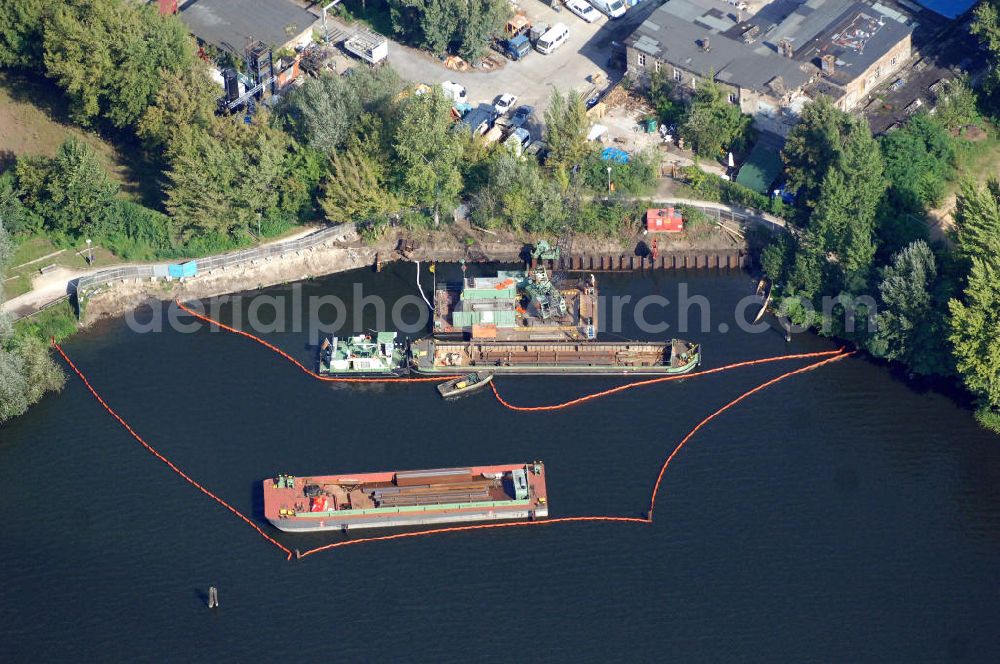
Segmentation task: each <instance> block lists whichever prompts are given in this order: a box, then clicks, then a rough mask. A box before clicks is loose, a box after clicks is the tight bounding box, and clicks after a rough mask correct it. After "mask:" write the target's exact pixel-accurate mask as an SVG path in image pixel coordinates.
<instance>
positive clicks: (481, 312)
mask: <svg viewBox="0 0 1000 664" xmlns="http://www.w3.org/2000/svg"><path fill="white" fill-rule="evenodd" d="M597 305H598V296H597V283H596V280H595V279H594V276H593V275H591V276H590V278H589V279H575V278H574V279H567V278H565V276H550V275H549V273H548V272H547V271H546V270H545V269H544V268H542V267H537V268H535V269H532V270H527V271H526V270H501V271H499V272H497V273H496V276H494V277H468V278H465V277H463V279H462V281H461V282H455V283H445V284H440V285H439V286H438V287H437V289H436V290H435V292H434V335H435V336H451V337H463V336H464V337H472V338H484V339H496V340H501V341H512V340H519V339H525V340H551V341H581V340H592V339H594V338H595V337H596V336H597V327H598V320H597Z"/></svg>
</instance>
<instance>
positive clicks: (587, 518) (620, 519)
mask: <svg viewBox="0 0 1000 664" xmlns="http://www.w3.org/2000/svg"><path fill="white" fill-rule="evenodd" d="M854 352H855V351H851V352H846V353H845V352H843V349H841V350H838V351H834V353H835V354H834V355H833V356H832V357H828V358H827V359H825V360H820V361H819V362H814V363H812V364H810V365H807V366H805V367H802V368H800V369H795V370H793V371H788V372H785V373H783V374H781V375H780V376H778V377H776V378H772V379H771V380H769V381H766V382H764V383H761V384H760V385H758V386H757V387H755V388H753V389H750V390H747V391H746V392H744V393H743V394H741V395H740V396H738V397H737V398H735V399H733V400H732V401H730V402H729V403H727V404H726V405H725V406H723V407H722V408H719V409H718V410H716V411H715V412H713V413H712V414H711V415H709V416H708V417H706V418H705V419H703V420H702V421H701V422H699V423H698V424H697V426H695V427H694V428H693V429H691V431H690V432H688V434H687V435H686V436H684V438H683V439H682V440H681V442H680V443H678V444H677V447H675V448H674V450H673V452H671V453H670V456H668V457H667V460H666V461H665V462H664V463H663V465H662V466H661V467H660V472H659V474H658V475H657V477H656V483H655V484H654V485H653V494H652V497H651V498H650V504H649V511H648V512H647V513H646V517H645V518H639V517H630V516H565V517H556V518H554V519H545V520H542V521H519V522H516V523H490V524H479V525H472V526H456V527H450V528H434V529H431V530H419V531H416V532H409V533H398V534H395V535H382V536H377V537H362V538H358V539H354V540H344V541H342V542H333V543H332V544H326V545H324V546H318V547H316V548H314V549H309V550H308V551H306V552H304V553H299V552H298V551H296V557H298V558H304V557H306V556H310V555H312V554H314V553H319V552H321V551H327V550H330V549H338V548H340V547H343V546H353V545H355V544H367V543H370V542H384V541H387V540H395V539H404V538H408V537H421V536H424V535H438V534H442V533H456V532H465V531H468V530H483V529H486V528H519V527H524V526H543V525H549V524H555V523H571V522H579V521H604V522H621V523H644V524H652V523H653V509H654V508H655V506H656V494H657V493H659V491H660V485H661V484H662V482H663V476H664V474H665V473H666V472H667V467H668V466H669V465H670V463H671V461H673V460H674V458H675V457H676V456H677V453H678V452H680V451H681V449H682V448H683V447H684V446H685V445H686V444H687V443H688V441H690V440H691V438H692V437H693V436H694V434H696V433H697V432H698V431H699V430H700V429H701V428H702V427H703V426H705V425H706V424H708V423H709V422H711V421H712V420H714V419H715V418H716V417H718V416H719V415H721V414H722V413H724V412H725V411H727V410H729V409H730V408H732V407H733V406H735V405H736V404H738V403H739V402H741V401H743V400H744V399H746V398H747V397H749V396H751V395H753V394H756V393H757V392H760V391H761V390H763V389H766V388H768V387H770V386H771V385H774V384H775V383H778V382H780V381H782V380H784V379H786V378H790V377H791V376H795V375H798V374H801V373H805V372H807V371H812V370H813V369H818V368H819V367H821V366H824V365H826V364H830V363H831V362H837V361H838V360H842V359H844V358H845V357H849V356H851V355H853V354H854ZM821 355H830V353H821ZM807 356H815V354H809V355H807ZM704 373H707V372H704Z"/></svg>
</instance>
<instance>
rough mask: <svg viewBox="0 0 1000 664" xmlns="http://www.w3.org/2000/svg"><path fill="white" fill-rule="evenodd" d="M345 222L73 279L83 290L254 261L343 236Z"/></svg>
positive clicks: (297, 250) (223, 267)
mask: <svg viewBox="0 0 1000 664" xmlns="http://www.w3.org/2000/svg"><path fill="white" fill-rule="evenodd" d="M347 226H348V225H346V224H341V225H339V226H329V227H327V228H321V229H320V230H318V231H315V232H313V233H310V234H309V235H304V236H302V237H299V238H295V239H294V240H286V241H284V242H275V243H272V244H265V245H262V246H259V247H253V248H251V249H242V250H240V251H234V252H231V253H228V254H219V255H217V256H208V257H206V258H197V259H192V260H190V261H183V262H182V263H156V264H152V265H123V266H120V267H113V268H108V269H107V270H101V271H99V272H95V273H94V274H89V275H86V276H83V277H80V278H79V279H78V280H77V282H76V292H77V293H84V292H86V291H87V290H89V289H92V288H95V287H98V286H103V285H105V284H109V283H111V282H113V281H120V280H122V279H154V278H166V277H167V276H169V268H170V266H172V265H182V264H187V263H195V264H197V266H198V270H199V271H210V270H218V269H225V268H229V267H236V266H239V265H244V264H246V263H251V262H254V261H260V260H266V259H268V258H275V257H278V256H283V255H285V254H288V253H294V252H299V251H308V250H310V249H315V248H316V247H318V246H321V245H324V244H326V243H329V242H333V241H337V240H339V239H341V238H342V237H343V236H344V232H345V229H346V228H347Z"/></svg>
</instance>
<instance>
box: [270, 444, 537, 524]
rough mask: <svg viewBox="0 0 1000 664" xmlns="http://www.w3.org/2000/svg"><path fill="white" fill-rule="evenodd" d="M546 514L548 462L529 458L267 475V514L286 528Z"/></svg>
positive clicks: (484, 519)
mask: <svg viewBox="0 0 1000 664" xmlns="http://www.w3.org/2000/svg"><path fill="white" fill-rule="evenodd" d="M548 515H549V508H548V502H547V496H546V492H545V466H544V464H542V463H541V462H540V461H536V462H534V463H529V464H507V465H496V466H470V467H465V468H437V469H431V470H410V471H395V472H394V471H388V472H378V473H355V474H350V475H313V476H310V477H293V476H291V475H278V476H277V477H274V478H270V479H266V480H264V516H265V518H267V520H268V521H270V522H271V523H272V524H273V525H274V526H275V527H276V528H278V529H279V530H283V531H285V532H314V531H325V530H342V531H348V530H357V529H362V528H389V527H394V526H424V525H434V524H442V523H458V522H471V521H498V520H530V519H540V518H545V517H547V516H548Z"/></svg>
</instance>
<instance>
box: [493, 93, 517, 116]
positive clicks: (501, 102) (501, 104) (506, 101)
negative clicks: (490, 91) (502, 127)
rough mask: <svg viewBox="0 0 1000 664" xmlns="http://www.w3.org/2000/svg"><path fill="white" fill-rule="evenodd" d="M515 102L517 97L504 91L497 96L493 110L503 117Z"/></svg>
mask: <svg viewBox="0 0 1000 664" xmlns="http://www.w3.org/2000/svg"><path fill="white" fill-rule="evenodd" d="M516 103H517V97H516V96H515V95H512V94H510V93H509V92H506V93H504V94H502V95H500V96H499V97H497V100H496V103H495V104H493V110H495V111H496V112H497V115H499V116H501V117H503V116H504V115H507V114H508V113H509V112H510V109H512V108H514V104H516Z"/></svg>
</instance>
